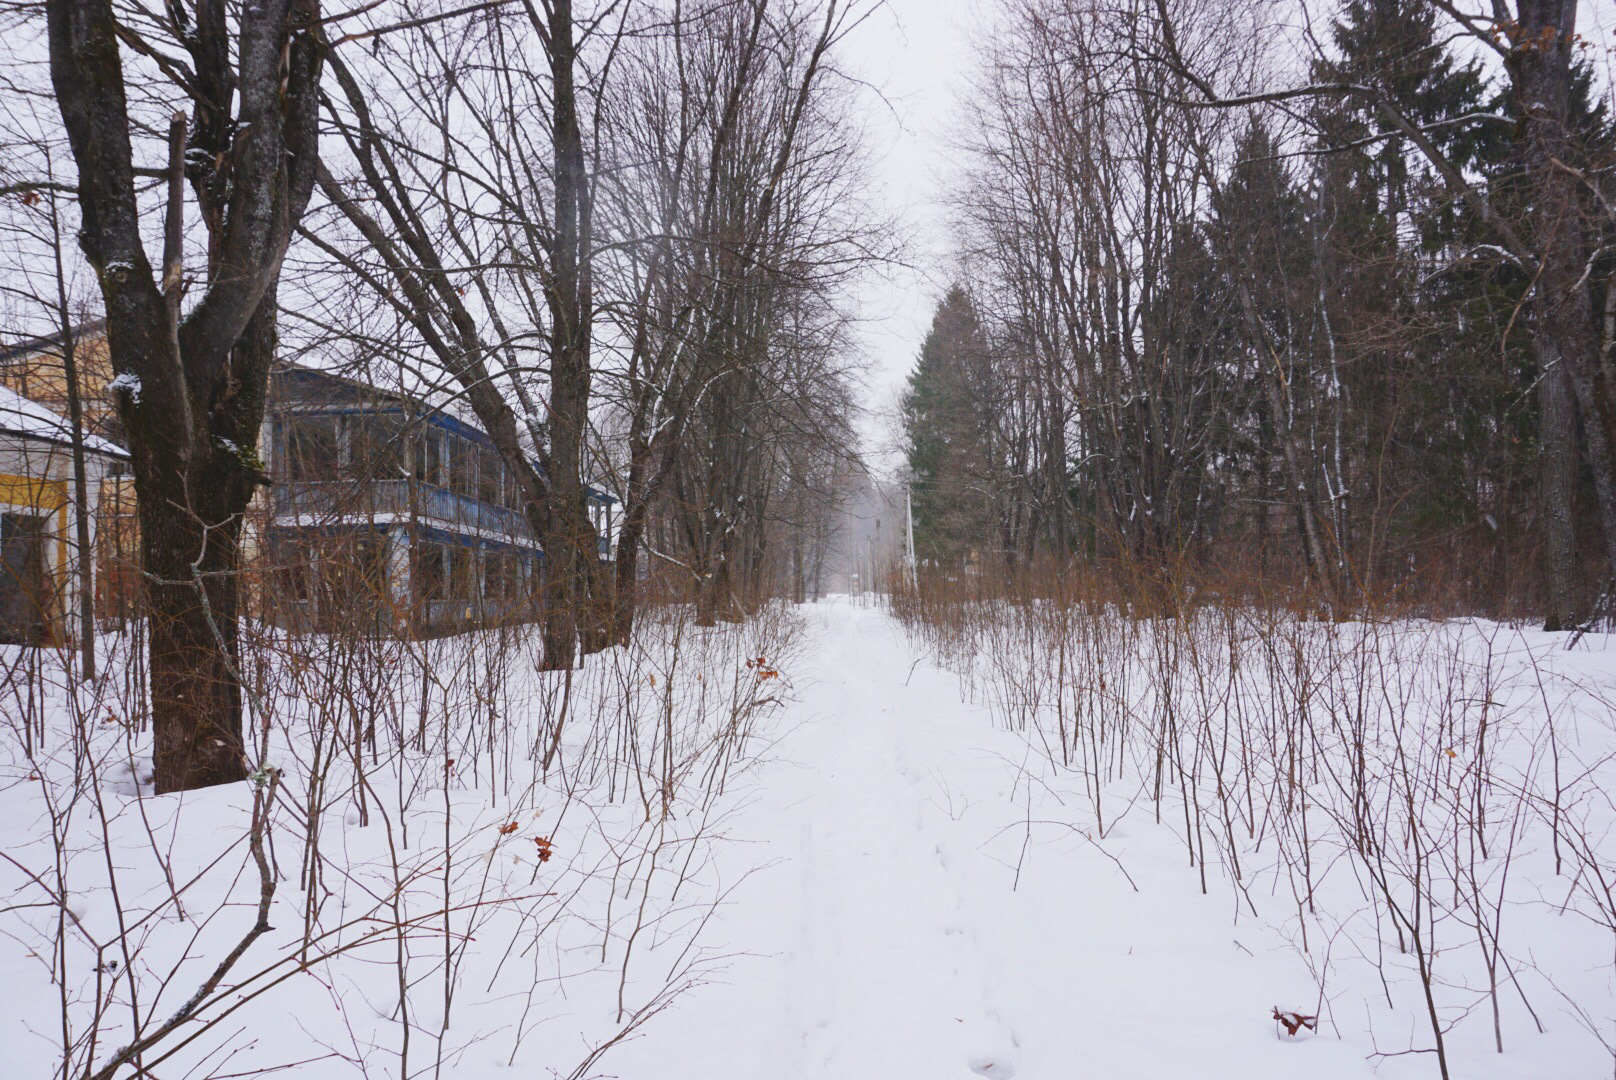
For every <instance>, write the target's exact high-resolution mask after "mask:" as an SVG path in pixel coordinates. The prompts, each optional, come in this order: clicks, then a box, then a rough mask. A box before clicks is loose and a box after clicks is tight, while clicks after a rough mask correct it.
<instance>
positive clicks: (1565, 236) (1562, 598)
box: [1508, 0, 1616, 630]
mask: <svg viewBox="0 0 1616 1080" xmlns="http://www.w3.org/2000/svg"><path fill="white" fill-rule="evenodd" d="M1518 11H1519V16H1520V18H1519V20H1518V22H1519V25H1518V27H1516V33H1517V34H1518V35H1519V37H1518V38H1517V39H1516V40H1515V41H1514V42H1513V46H1514V47H1513V48H1512V49H1511V50H1510V54H1509V58H1508V66H1509V68H1510V74H1511V78H1512V81H1513V83H1514V90H1515V93H1516V97H1517V107H1518V109H1519V111H1520V115H1521V118H1522V122H1521V128H1520V137H1521V154H1522V164H1523V166H1524V168H1525V171H1526V172H1527V174H1528V175H1529V177H1530V178H1531V179H1530V204H1529V208H1528V211H1527V225H1528V229H1529V233H1530V237H1531V244H1532V246H1533V247H1534V248H1535V249H1536V251H1537V256H1538V259H1539V266H1538V273H1537V280H1536V281H1535V282H1534V283H1533V286H1532V292H1531V294H1530V296H1529V298H1528V306H1527V317H1528V322H1529V326H1530V328H1531V332H1532V349H1533V353H1534V355H1535V357H1536V359H1537V363H1538V370H1539V372H1540V373H1541V381H1540V383H1539V397H1538V402H1539V415H1540V418H1541V424H1542V435H1541V437H1542V447H1541V452H1542V468H1543V491H1542V497H1543V515H1544V546H1545V564H1546V565H1545V571H1546V573H1547V576H1548V582H1547V584H1548V590H1547V591H1548V594H1549V595H1548V601H1549V612H1548V615H1547V618H1546V619H1545V620H1544V626H1545V628H1546V629H1551V630H1552V629H1563V630H1570V629H1573V628H1574V627H1576V626H1577V625H1579V624H1580V622H1581V621H1582V617H1583V615H1584V612H1583V602H1582V592H1583V590H1582V582H1581V581H1580V577H1581V575H1580V572H1579V561H1580V560H1579V553H1578V549H1577V540H1576V529H1575V522H1574V514H1575V504H1574V500H1575V495H1576V441H1575V440H1576V418H1577V416H1578V414H1579V413H1580V415H1581V420H1582V429H1583V433H1584V435H1585V437H1586V439H1587V443H1586V446H1587V451H1588V454H1587V461H1588V465H1589V468H1590V469H1591V470H1592V472H1593V476H1594V490H1595V494H1596V496H1597V499H1598V504H1599V520H1600V525H1601V527H1602V529H1603V532H1604V542H1605V551H1606V559H1607V567H1606V575H1607V576H1609V575H1611V574H1613V573H1616V476H1613V475H1612V469H1613V462H1612V450H1613V447H1616V424H1613V422H1616V416H1613V415H1612V410H1611V401H1610V391H1611V388H1610V386H1609V385H1608V384H1607V381H1606V379H1605V378H1604V372H1603V367H1602V365H1601V364H1600V362H1599V355H1598V350H1599V333H1598V326H1597V323H1596V322H1595V319H1594V313H1593V306H1592V303H1591V300H1590V297H1589V295H1588V291H1587V285H1586V282H1585V281H1584V274H1583V271H1584V266H1585V264H1586V262H1587V259H1588V256H1589V247H1588V245H1589V235H1588V227H1587V223H1586V222H1585V220H1584V218H1583V208H1582V205H1581V202H1582V200H1581V197H1580V196H1581V193H1580V191H1579V185H1580V183H1581V181H1580V180H1579V179H1578V178H1577V177H1576V176H1575V175H1573V173H1572V172H1571V171H1570V169H1571V165H1570V164H1569V163H1571V162H1574V161H1576V153H1577V148H1576V147H1575V146H1574V145H1573V143H1572V139H1571V133H1570V131H1569V130H1568V125H1569V117H1570V107H1571V81H1572V69H1571V55H1572V50H1573V49H1574V47H1575V37H1576V34H1575V30H1576V20H1577V4H1576V0H1520V2H1519V4H1518Z"/></svg>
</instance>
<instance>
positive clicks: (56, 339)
mask: <svg viewBox="0 0 1616 1080" xmlns="http://www.w3.org/2000/svg"><path fill="white" fill-rule="evenodd" d="M106 326H107V321H106V320H105V319H87V320H85V321H84V322H81V323H78V324H77V325H76V326H74V327H73V328H72V329H71V331H69V332H70V333H71V334H72V335H73V338H74V340H79V339H84V338H96V337H100V336H101V335H102V333H103V332H104V331H105V330H106ZM63 336H64V335H63V334H62V332H61V331H60V330H57V331H56V332H54V333H50V334H42V335H40V336H39V337H31V338H23V339H22V340H20V341H14V342H12V343H11V344H9V345H3V346H0V360H11V359H14V358H16V357H19V356H32V355H34V354H35V353H41V352H45V351H47V350H52V349H60V348H61V347H62V339H63Z"/></svg>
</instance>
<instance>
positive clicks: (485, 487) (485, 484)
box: [477, 450, 505, 506]
mask: <svg viewBox="0 0 1616 1080" xmlns="http://www.w3.org/2000/svg"><path fill="white" fill-rule="evenodd" d="M504 486H505V465H504V463H503V462H501V461H500V460H499V455H498V454H496V453H494V452H493V451H492V450H484V451H483V452H482V454H481V460H480V464H479V467H478V470H477V498H479V499H481V500H482V501H483V502H485V503H491V504H493V505H495V506H498V505H500V503H501V496H502V495H503V494H504Z"/></svg>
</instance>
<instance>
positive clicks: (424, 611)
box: [261, 366, 617, 633]
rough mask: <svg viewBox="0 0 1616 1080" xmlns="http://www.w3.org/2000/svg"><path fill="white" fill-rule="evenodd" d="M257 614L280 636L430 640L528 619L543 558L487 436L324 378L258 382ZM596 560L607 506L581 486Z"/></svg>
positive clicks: (406, 399) (381, 393)
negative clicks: (367, 634) (356, 634)
mask: <svg viewBox="0 0 1616 1080" xmlns="http://www.w3.org/2000/svg"><path fill="white" fill-rule="evenodd" d="M261 456H262V457H263V458H264V460H265V463H266V465H267V467H268V470H269V473H270V476H271V477H272V479H273V485H272V487H271V489H270V495H269V499H268V506H267V508H266V512H265V514H264V516H263V518H262V522H263V541H262V561H263V563H264V564H265V566H266V568H267V569H268V571H269V573H268V575H267V576H266V577H265V579H264V589H263V597H264V604H263V608H264V612H265V615H266V616H267V617H269V618H270V619H271V620H272V621H275V622H277V623H280V624H282V625H285V626H288V627H290V628H293V629H336V628H339V627H349V628H353V629H358V630H364V631H373V632H393V633H443V632H448V631H452V630H455V629H458V628H462V627H466V626H475V625H486V624H490V623H496V622H502V621H519V620H523V619H527V618H531V617H532V616H533V614H534V613H535V605H534V597H535V595H536V593H537V591H538V585H539V581H540V575H541V574H543V572H544V552H543V549H542V548H541V546H540V544H539V541H538V538H537V537H536V536H535V535H534V533H533V530H532V528H531V527H530V526H529V524H528V521H527V517H526V515H525V514H524V513H523V511H522V501H521V498H520V495H519V489H518V485H517V484H516V483H515V482H514V480H513V479H512V478H511V477H509V476H508V475H507V474H506V469H505V466H504V463H503V461H502V460H501V458H500V456H499V454H498V453H497V452H496V450H495V449H494V444H493V441H492V440H491V439H490V438H489V437H488V436H487V435H486V434H484V433H483V432H482V431H481V430H480V429H479V428H478V427H476V426H475V425H473V424H470V423H468V422H467V421H465V420H463V419H461V418H460V417H458V416H455V415H454V414H452V413H450V412H448V411H446V410H444V409H441V408H435V407H433V406H432V405H430V404H428V403H427V402H425V401H423V400H421V399H419V398H416V397H412V396H409V395H406V394H401V393H396V392H392V391H387V390H383V389H380V388H378V387H375V386H371V385H369V384H367V383H364V382H361V381H357V380H353V379H348V378H344V377H341V376H338V375H334V374H332V373H330V372H325V371H319V370H316V369H312V368H304V367H295V366H286V367H282V368H280V369H278V370H277V371H276V372H275V373H274V374H273V375H272V376H271V380H270V388H269V398H268V405H267V408H266V410H265V422H264V432H263V438H262V442H261ZM587 498H588V500H589V510H590V516H591V520H592V521H593V522H594V523H595V526H596V532H597V533H598V534H599V535H600V537H601V541H600V543H601V551H600V556H601V558H602V559H607V560H609V559H611V558H612V555H613V549H612V546H611V545H612V536H613V534H614V530H615V526H616V521H615V517H616V512H615V505H616V503H617V500H616V499H615V498H614V497H613V496H612V495H610V494H609V493H607V492H604V491H601V490H598V489H596V488H588V489H587Z"/></svg>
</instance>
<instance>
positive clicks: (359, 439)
mask: <svg viewBox="0 0 1616 1080" xmlns="http://www.w3.org/2000/svg"><path fill="white" fill-rule="evenodd" d="M402 445H403V430H402V424H401V423H400V422H399V418H398V417H396V416H386V415H380V416H374V415H373V416H350V417H349V418H348V470H349V472H350V473H351V474H352V476H353V477H354V479H356V480H396V479H398V477H399V476H400V475H402V471H403V460H404V459H403V455H402V454H401V453H400V448H401V447H402Z"/></svg>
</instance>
